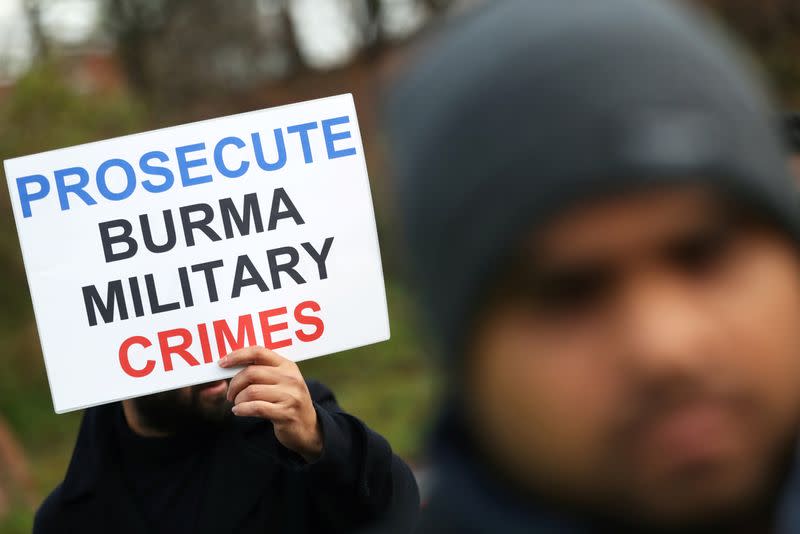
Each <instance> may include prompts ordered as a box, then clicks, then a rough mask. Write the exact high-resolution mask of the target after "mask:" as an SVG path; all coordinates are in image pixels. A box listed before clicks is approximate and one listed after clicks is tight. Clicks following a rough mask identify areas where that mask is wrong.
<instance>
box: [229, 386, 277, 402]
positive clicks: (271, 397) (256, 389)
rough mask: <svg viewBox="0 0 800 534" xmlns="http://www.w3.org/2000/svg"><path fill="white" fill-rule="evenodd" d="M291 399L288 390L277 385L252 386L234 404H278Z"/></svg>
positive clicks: (240, 394) (238, 395)
mask: <svg viewBox="0 0 800 534" xmlns="http://www.w3.org/2000/svg"><path fill="white" fill-rule="evenodd" d="M288 398H289V393H288V392H287V390H286V388H283V387H281V386H279V385H275V384H250V385H249V386H247V387H246V388H244V389H243V390H241V391H240V392H239V393H238V394H237V395H236V396H235V397H234V400H233V402H234V404H243V403H247V402H252V401H264V402H271V403H278V402H282V401H285V400H286V399H288Z"/></svg>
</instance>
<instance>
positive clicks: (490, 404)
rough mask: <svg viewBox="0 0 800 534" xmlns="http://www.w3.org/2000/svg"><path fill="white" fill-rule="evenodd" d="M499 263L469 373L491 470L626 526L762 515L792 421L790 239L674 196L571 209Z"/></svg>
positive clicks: (727, 211)
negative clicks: (503, 265)
mask: <svg viewBox="0 0 800 534" xmlns="http://www.w3.org/2000/svg"><path fill="white" fill-rule="evenodd" d="M513 263H514V265H511V266H510V267H509V270H508V272H507V276H505V277H503V282H502V283H501V285H502V287H498V288H497V290H496V292H495V293H494V294H493V296H492V298H490V303H489V304H488V305H487V306H486V308H485V312H484V314H483V315H482V316H481V317H479V318H478V320H477V322H476V331H475V332H476V333H475V337H474V338H473V339H472V341H473V343H472V354H471V355H470V356H471V358H470V360H469V365H468V370H467V388H468V391H469V395H468V397H470V400H468V402H470V403H471V406H470V412H471V413H472V415H473V416H474V424H475V426H476V429H477V433H476V434H477V435H478V436H482V437H481V438H478V439H481V440H482V441H483V443H481V446H482V448H483V449H484V450H485V451H486V452H488V454H489V455H490V457H491V458H492V460H493V463H494V464H495V465H496V466H498V467H500V468H501V470H502V471H503V472H505V473H506V474H507V475H508V474H511V475H508V476H510V477H511V478H512V479H515V481H516V482H518V483H521V484H523V485H525V486H527V487H528V488H529V489H533V490H535V491H537V492H538V493H539V494H540V495H543V496H545V497H551V498H553V499H556V500H558V501H560V502H561V503H562V504H567V505H571V506H578V507H582V508H583V509H585V510H586V511H587V512H589V513H599V514H603V515H605V514H608V515H611V516H612V517H613V518H614V519H617V520H622V521H627V522H630V523H632V524H635V525H640V526H641V525H645V526H649V527H653V526H659V527H663V528H670V527H674V528H684V527H689V526H702V525H705V526H706V527H707V526H708V525H709V524H712V523H714V522H715V521H717V520H720V519H724V518H726V517H728V518H730V517H734V516H735V517H737V518H738V517H739V515H738V512H742V513H745V512H746V511H747V512H750V511H754V512H755V510H756V509H757V508H758V507H759V506H760V505H762V504H763V501H764V500H765V499H767V498H768V496H769V494H770V492H771V491H772V490H774V489H775V486H776V485H777V483H778V482H779V479H780V476H781V473H782V472H783V470H784V468H785V465H786V464H785V460H786V459H787V457H788V456H789V455H790V454H791V449H792V446H793V440H794V435H795V432H796V429H797V424H798V417H799V416H800V413H799V412H800V326H799V325H800V261H798V255H797V253H796V251H795V249H794V246H793V245H792V243H790V242H789V241H788V240H787V239H786V238H784V237H783V236H782V235H781V234H779V233H777V232H776V231H774V230H772V229H770V228H768V227H767V226H765V225H762V224H760V223H758V222H757V221H755V220H754V219H753V218H751V217H748V216H746V215H745V214H744V213H742V212H741V211H740V212H737V211H736V210H734V209H731V208H730V207H729V206H725V205H723V204H721V203H720V202H719V201H715V200H714V199H713V198H712V196H710V195H709V194H707V193H706V192H704V191H703V190H701V189H695V188H689V187H687V188H677V189H669V190H665V191H656V192H648V193H637V194H633V195H629V196H624V197H615V198H614V199H605V200H600V201H596V202H593V203H590V204H587V205H581V206H579V207H578V208H576V209H574V210H572V211H570V212H568V213H565V214H564V215H563V216H561V217H560V218H558V219H556V220H555V221H554V222H552V224H550V225H549V226H547V227H546V228H545V230H544V231H542V232H541V233H538V234H537V235H534V236H531V239H530V241H529V242H528V243H526V244H525V246H524V247H523V249H522V250H521V253H520V254H519V258H518V259H517V260H515V261H514V262H513Z"/></svg>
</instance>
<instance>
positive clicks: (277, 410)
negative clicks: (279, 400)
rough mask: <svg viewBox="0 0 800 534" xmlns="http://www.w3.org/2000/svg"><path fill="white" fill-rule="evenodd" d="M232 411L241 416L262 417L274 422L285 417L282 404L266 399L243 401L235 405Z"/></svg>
mask: <svg viewBox="0 0 800 534" xmlns="http://www.w3.org/2000/svg"><path fill="white" fill-rule="evenodd" d="M231 411H232V412H233V413H234V415H238V416H240V417H260V418H262V419H269V420H270V421H273V422H281V421H283V420H284V419H285V415H284V408H283V407H282V406H281V405H280V404H273V403H271V402H265V401H249V402H242V403H240V404H237V405H236V406H234V407H233V408H232V409H231Z"/></svg>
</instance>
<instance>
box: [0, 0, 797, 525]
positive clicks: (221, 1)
mask: <svg viewBox="0 0 800 534" xmlns="http://www.w3.org/2000/svg"><path fill="white" fill-rule="evenodd" d="M479 3H480V2H477V1H470V0H329V1H323V0H307V1H301V0H193V1H186V0H2V3H0V5H3V6H6V7H0V33H2V34H4V35H5V37H6V40H5V42H6V46H5V48H4V47H3V44H2V43H3V41H2V40H0V156H2V159H7V158H10V157H14V156H20V155H26V154H31V153H36V152H41V151H44V150H48V149H52V148H59V147H64V146H69V145H74V144H78V143H83V142H88V141H94V140H99V139H104V138H108V137H113V136H118V135H123V134H127V133H131V132H138V131H144V130H148V129H152V128H157V127H162V126H168V125H172V124H180V123H184V122H189V121H192V120H198V119H203V118H209V117H217V116H220V115H225V114H229V113H236V112H242V111H248V110H252V109H259V108H264V107H268V106H273V105H278V104H283V103H288V102H296V101H301V100H306V99H310V98H316V97H321V96H327V95H331V94H338V93H344V92H351V93H353V94H354V96H355V99H356V106H357V108H358V113H359V121H360V123H361V130H362V136H363V137H364V143H365V151H366V156H367V162H368V166H369V169H370V178H371V180H372V188H373V196H374V199H375V205H376V215H377V218H378V226H379V234H380V238H381V249H382V253H383V256H384V269H385V275H386V280H387V292H388V301H389V308H390V319H391V325H392V339H391V340H390V341H388V342H385V343H381V344H378V345H374V346H370V347H364V348H360V349H355V350H351V351H347V352H345V353H341V354H337V355H335V356H333V357H330V358H320V359H316V360H311V361H307V362H303V363H302V364H301V369H302V371H303V373H304V375H305V376H308V377H314V378H318V379H321V380H322V381H324V382H326V383H327V384H328V385H330V386H331V387H332V388H333V389H334V391H335V392H336V394H337V396H338V398H339V401H340V403H341V404H342V406H344V407H345V408H346V409H347V410H349V411H351V412H352V413H354V414H356V415H357V416H359V417H360V418H362V419H364V420H365V421H366V422H367V423H368V424H369V425H370V426H371V427H373V428H374V429H376V430H377V431H378V432H380V433H382V434H383V435H385V436H386V437H387V438H388V439H389V441H390V442H391V443H392V445H393V447H394V448H395V450H396V451H397V452H398V453H400V454H401V455H403V456H404V457H405V458H407V459H408V460H409V461H410V462H412V463H413V464H419V463H422V462H424V459H423V455H422V452H421V451H422V442H423V439H424V435H425V430H426V428H427V422H428V420H429V418H430V416H431V414H432V411H433V406H434V404H435V395H436V393H435V392H436V383H435V382H436V378H435V374H434V372H433V368H432V365H431V364H430V358H431V357H432V355H431V353H430V350H429V349H428V348H427V344H426V343H424V341H423V340H422V339H421V336H420V332H419V329H418V324H417V309H416V305H415V302H414V297H413V294H412V293H411V292H410V291H409V289H408V287H407V286H406V285H404V282H403V279H402V276H400V275H401V273H402V269H403V262H402V252H401V251H402V248H401V247H400V246H398V239H397V236H396V235H395V234H394V232H393V231H392V230H393V227H394V225H393V218H392V212H391V202H390V200H391V199H390V198H389V187H388V186H387V182H388V176H387V172H386V164H385V155H384V146H383V142H382V137H381V132H380V128H379V121H378V116H379V105H380V98H381V94H382V92H383V90H384V89H385V88H386V87H387V86H389V85H391V83H392V79H393V77H395V76H397V75H398V73H401V72H402V70H403V68H404V66H405V65H406V64H407V63H408V61H410V60H413V55H414V54H417V53H424V46H423V45H418V43H424V34H425V33H426V32H427V31H428V30H429V29H430V28H431V27H432V26H436V25H437V24H440V23H441V22H442V21H444V20H446V19H448V18H450V19H453V18H456V17H457V16H458V14H459V13H460V12H461V11H464V10H466V9H470V8H472V7H473V4H479ZM702 3H704V4H706V5H707V7H710V8H711V9H712V10H713V11H714V12H715V13H716V14H717V15H719V16H720V17H721V20H723V22H724V23H725V24H727V25H729V26H730V27H731V28H733V30H734V32H735V33H737V34H738V35H739V37H740V38H741V40H742V41H743V42H744V43H745V45H746V46H747V47H749V49H750V50H751V51H752V52H753V56H754V58H755V60H756V61H755V63H756V64H758V65H759V66H760V68H763V70H764V71H765V73H766V76H767V77H768V78H769V79H770V82H771V84H772V87H773V88H774V90H775V95H776V99H777V100H778V101H780V102H781V103H782V104H783V105H784V106H786V107H791V106H793V105H794V106H798V105H800V2H798V1H797V0H760V1H759V2H753V1H751V0H705V1H704V2H702ZM0 189H2V191H0V347H2V349H0V533H17V532H20V533H21V532H30V529H31V525H32V518H33V511H34V510H35V508H36V506H37V505H38V503H39V502H40V501H41V499H42V498H43V497H44V496H45V495H46V494H47V493H48V492H49V491H50V490H51V489H52V488H53V487H54V486H55V485H56V484H57V483H58V482H59V481H60V480H61V478H62V477H63V474H64V472H65V469H66V466H67V463H68V461H69V458H70V455H71V452H72V446H73V443H74V439H75V435H76V431H77V426H78V424H79V421H80V417H81V414H80V413H79V412H76V413H69V414H65V415H55V414H54V413H53V409H52V404H51V400H50V394H49V390H48V386H47V378H46V376H45V372H44V366H43V361H42V357H41V351H40V348H39V343H38V338H37V334H36V327H35V324H34V320H33V312H32V308H31V303H30V297H29V295H28V289H27V282H26V279H25V273H24V268H23V265H22V259H21V257H20V253H19V244H18V241H17V235H16V229H15V226H14V222H13V217H12V214H11V208H10V202H9V196H8V192H7V191H6V182H5V177H3V180H2V181H0Z"/></svg>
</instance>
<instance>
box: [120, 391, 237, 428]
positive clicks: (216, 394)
mask: <svg viewBox="0 0 800 534" xmlns="http://www.w3.org/2000/svg"><path fill="white" fill-rule="evenodd" d="M228 382H229V381H228V380H218V381H216V382H209V383H208V384H200V385H197V386H190V387H184V388H178V389H173V390H171V391H164V392H161V393H155V394H153V395H147V396H145V397H139V398H136V399H132V403H133V406H134V408H135V410H136V412H137V415H138V417H139V420H140V421H141V423H142V424H143V425H144V426H146V427H147V428H148V429H150V430H155V431H157V432H162V433H166V434H172V433H175V432H183V431H192V430H198V429H202V428H205V427H208V426H209V425H214V424H218V423H220V422H222V421H224V420H225V418H227V417H229V416H230V414H231V407H232V406H233V405H232V404H231V403H230V402H228V401H227V400H226V399H225V393H226V392H227V390H228Z"/></svg>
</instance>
